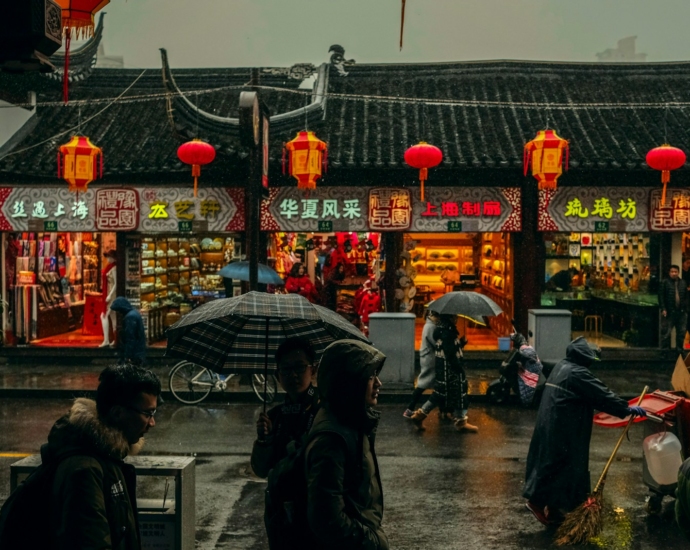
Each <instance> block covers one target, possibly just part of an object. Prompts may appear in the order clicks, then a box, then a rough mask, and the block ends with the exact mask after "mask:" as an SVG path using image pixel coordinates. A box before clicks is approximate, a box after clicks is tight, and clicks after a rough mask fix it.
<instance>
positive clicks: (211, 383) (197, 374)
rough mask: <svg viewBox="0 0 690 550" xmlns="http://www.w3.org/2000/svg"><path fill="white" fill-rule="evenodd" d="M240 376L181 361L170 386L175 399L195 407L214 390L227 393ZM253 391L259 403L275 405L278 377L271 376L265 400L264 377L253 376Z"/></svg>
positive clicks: (170, 379) (174, 371)
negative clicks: (233, 379) (235, 379)
mask: <svg viewBox="0 0 690 550" xmlns="http://www.w3.org/2000/svg"><path fill="white" fill-rule="evenodd" d="M235 376H239V375H238V374H235V373H233V374H228V375H222V374H218V373H217V372H213V371H212V370H210V369H207V368H206V367H202V366H200V365H196V364H194V363H192V362H190V361H180V362H179V363H177V364H176V365H175V366H174V367H173V368H172V370H171V371H170V376H169V378H168V384H169V387H170V391H171V392H172V394H173V396H174V397H175V399H177V400H178V401H179V402H180V403H184V404H185V405H195V404H196V403H201V402H202V401H203V400H204V399H206V398H207V397H208V396H209V394H210V393H211V392H212V391H213V390H220V391H225V389H226V388H227V386H228V382H229V381H230V380H231V379H232V378H234V377H235ZM252 389H253V390H254V394H255V395H256V396H257V397H258V398H259V401H262V402H264V401H265V402H266V403H267V404H269V403H273V400H274V399H275V397H276V393H277V392H278V382H277V380H276V377H275V376H273V375H272V374H270V375H269V376H268V380H267V383H266V398H265V399H264V375H263V374H253V375H252Z"/></svg>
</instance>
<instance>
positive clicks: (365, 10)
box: [104, 0, 690, 67]
mask: <svg viewBox="0 0 690 550" xmlns="http://www.w3.org/2000/svg"><path fill="white" fill-rule="evenodd" d="M400 4H401V1H400V0H129V1H127V2H125V1H124V0H111V3H110V4H109V5H108V6H106V8H105V11H106V12H107V13H108V15H107V16H106V32H105V40H104V42H105V48H106V53H107V54H109V55H123V56H124V58H125V66H126V67H159V66H160V55H159V52H158V48H161V47H165V48H167V49H168V53H169V55H170V63H171V65H172V66H173V67H235V66H288V65H292V64H294V63H299V62H311V63H315V64H316V63H320V62H322V61H325V60H326V59H327V58H328V52H327V50H328V47H329V46H330V45H331V44H341V45H342V46H344V47H345V50H346V57H348V58H354V59H355V60H356V61H358V62H360V63H392V62H424V61H462V60H475V59H477V60H478V59H538V60H556V61H596V57H595V54H596V53H597V52H601V51H603V50H605V49H606V48H611V47H615V45H616V41H617V40H618V39H619V38H623V37H625V36H630V35H637V37H638V40H637V51H638V52H642V53H647V54H648V58H647V60H648V61H674V60H686V59H690V33H688V32H687V22H688V21H690V1H688V0H407V12H406V18H405V44H404V48H403V50H402V52H399V51H398V33H399V26H400Z"/></svg>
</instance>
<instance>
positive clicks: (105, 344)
mask: <svg viewBox="0 0 690 550" xmlns="http://www.w3.org/2000/svg"><path fill="white" fill-rule="evenodd" d="M109 345H110V342H101V343H100V345H99V346H98V347H99V348H107V347H108V346H109Z"/></svg>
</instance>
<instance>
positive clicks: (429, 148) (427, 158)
mask: <svg viewBox="0 0 690 550" xmlns="http://www.w3.org/2000/svg"><path fill="white" fill-rule="evenodd" d="M442 160H443V153H442V152H441V149H439V148H438V147H436V146H434V145H430V144H428V143H426V142H425V141H420V142H419V143H418V144H417V145H413V146H412V147H410V148H409V149H408V150H407V151H405V162H406V163H407V164H409V165H410V166H412V168H418V169H419V181H420V182H421V184H422V186H421V199H422V201H424V182H425V181H426V180H427V178H428V177H429V168H433V167H434V166H438V165H439V164H441V161H442Z"/></svg>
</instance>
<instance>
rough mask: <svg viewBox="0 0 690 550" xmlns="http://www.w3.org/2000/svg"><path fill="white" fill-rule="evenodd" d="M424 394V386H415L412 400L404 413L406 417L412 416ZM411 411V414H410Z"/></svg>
mask: <svg viewBox="0 0 690 550" xmlns="http://www.w3.org/2000/svg"><path fill="white" fill-rule="evenodd" d="M423 394H424V388H415V389H414V391H413V392H412V398H411V400H410V402H409V403H408V404H407V410H405V412H404V413H403V416H404V417H405V418H412V415H413V414H414V411H415V410H416V407H417V402H418V401H419V399H420V398H421V397H422V395H423ZM408 413H409V414H408Z"/></svg>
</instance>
